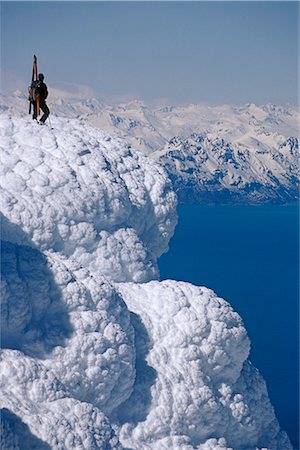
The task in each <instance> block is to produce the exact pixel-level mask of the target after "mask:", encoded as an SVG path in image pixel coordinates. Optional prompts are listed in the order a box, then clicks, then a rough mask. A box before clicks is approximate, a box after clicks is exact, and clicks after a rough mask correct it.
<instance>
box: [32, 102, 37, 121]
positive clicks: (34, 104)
mask: <svg viewBox="0 0 300 450" xmlns="http://www.w3.org/2000/svg"><path fill="white" fill-rule="evenodd" d="M32 105H33V116H32V118H33V119H35V120H36V119H37V103H36V102H32Z"/></svg>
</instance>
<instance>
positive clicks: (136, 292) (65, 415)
mask: <svg viewBox="0 0 300 450" xmlns="http://www.w3.org/2000/svg"><path fill="white" fill-rule="evenodd" d="M5 109H6V110H5V111H3V112H2V113H1V116H0V118H1V120H0V135H1V147H0V157H1V178H0V190H1V196H0V200H1V204H0V207H1V215H2V236H1V237H2V246H1V253H2V257H1V288H2V295H1V332H2V347H3V348H2V350H1V357H0V373H1V377H0V382H1V389H0V392H1V394H0V403H1V408H2V420H1V443H2V448H3V450H20V449H24V448H26V449H31V450H34V449H35V450H42V449H54V450H61V449H64V450H69V449H70V450H71V449H72V450H73V449H75V450H77V449H78V450H84V449H86V450H93V449H118V450H119V449H122V448H123V449H125V448H126V449H129V448H130V449H132V450H151V449H153V450H196V449H197V450H212V449H213V450H230V449H234V450H241V449H243V450H256V449H257V448H265V449H270V450H276V449H277V450H285V449H289V450H290V449H291V448H292V447H291V445H290V442H289V439H288V437H287V435H286V433H285V432H284V431H283V430H281V428H280V425H279V424H278V421H277V419H276V417H275V413H274V409H273V407H272V405H271V404H270V400H269V398H268V393H267V388H266V384H265V382H264V380H263V378H262V377H261V375H260V374H259V372H258V370H257V369H256V368H255V367H253V365H252V364H251V362H250V361H249V360H248V356H249V348H250V342H249V338H248V336H247V332H246V330H245V327H244V325H243V322H242V319H241V318H240V317H239V315H238V314H237V313H236V312H234V311H233V309H232V308H231V306H230V305H229V303H227V302H226V301H225V300H223V299H221V298H218V297H217V295H216V294H215V293H214V292H213V291H212V290H210V289H208V288H206V287H199V286H193V285H191V284H189V283H185V282H176V281H173V280H167V281H163V282H160V281H159V273H158V268H157V258H158V257H159V256H160V255H161V254H162V253H163V252H165V251H166V250H167V246H168V242H169V240H170V238H171V236H172V234H173V232H174V228H175V225H176V221H177V217H176V204H177V200H176V195H175V194H174V192H173V189H172V184H171V182H170V180H169V178H168V176H167V174H166V171H165V169H164V168H163V167H162V165H161V164H159V163H158V162H157V161H155V160H153V159H151V158H148V157H145V156H144V155H142V154H141V153H139V152H137V151H133V150H132V149H131V148H130V146H128V145H127V144H126V143H125V142H124V141H123V140H119V139H116V138H113V137H111V136H110V135H109V134H108V133H107V132H106V131H101V130H99V129H96V128H92V127H90V126H88V125H87V124H86V122H85V120H76V119H67V118H61V117H60V118H59V117H55V116H53V117H52V118H51V120H52V125H53V129H51V128H50V127H47V126H43V127H41V126H39V125H38V124H37V123H35V122H33V121H32V120H31V119H30V118H29V117H21V118H20V117H16V116H15V115H12V114H11V112H10V111H9V110H7V108H5Z"/></svg>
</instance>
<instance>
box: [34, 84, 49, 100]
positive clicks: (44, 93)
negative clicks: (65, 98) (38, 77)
mask: <svg viewBox="0 0 300 450" xmlns="http://www.w3.org/2000/svg"><path fill="white" fill-rule="evenodd" d="M37 94H38V95H39V96H40V99H41V100H46V98H47V97H48V89H47V85H46V84H45V83H43V82H42V81H40V82H39V84H38V86H37Z"/></svg>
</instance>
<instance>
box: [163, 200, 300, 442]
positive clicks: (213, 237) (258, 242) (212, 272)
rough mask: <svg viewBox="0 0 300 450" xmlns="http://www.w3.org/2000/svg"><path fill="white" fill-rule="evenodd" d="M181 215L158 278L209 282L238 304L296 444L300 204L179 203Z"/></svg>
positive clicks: (279, 413) (254, 354)
mask: <svg viewBox="0 0 300 450" xmlns="http://www.w3.org/2000/svg"><path fill="white" fill-rule="evenodd" d="M178 216H179V223H178V225H177V228H176V231H175V235H174V236H173V238H172V240H171V243H170V249H169V252H168V253H167V254H166V255H163V256H162V257H161V258H160V260H159V267H160V271H161V279H167V278H172V279H176V280H184V281H189V282H191V283H194V284H197V285H204V286H207V287H209V288H211V289H213V290H214V291H215V292H217V294H218V295H219V296H221V297H223V298H225V299H226V300H228V301H229V302H230V303H231V305H232V306H233V308H234V309H235V310H236V311H238V312H239V314H240V315H241V317H242V318H243V320H244V323H245V326H246V328H247V331H248V334H249V337H250V339H251V342H252V349H251V354H250V358H251V361H252V362H253V364H254V365H255V366H256V367H258V368H259V370H260V372H261V374H262V375H263V376H264V378H265V380H266V382H267V386H268V392H269V396H270V399H271V402H272V404H273V406H274V407H275V411H276V416H277V418H278V420H279V422H280V425H281V426H282V428H283V429H285V430H286V432H287V433H288V435H289V437H290V439H291V441H292V444H293V446H294V448H295V449H299V437H298V436H299V429H298V423H299V415H298V404H299V402H298V398H299V397H298V380H299V346H298V329H299V312H298V299H299V290H298V288H299V277H298V272H299V261H298V259H299V258H298V249H299V237H298V231H299V212H298V206H297V205H295V204H293V205H285V206H203V205H179V207H178Z"/></svg>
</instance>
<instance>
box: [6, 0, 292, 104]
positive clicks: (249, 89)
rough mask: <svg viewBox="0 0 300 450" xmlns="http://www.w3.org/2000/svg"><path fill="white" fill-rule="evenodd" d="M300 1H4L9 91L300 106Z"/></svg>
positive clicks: (7, 87)
mask: <svg viewBox="0 0 300 450" xmlns="http://www.w3.org/2000/svg"><path fill="white" fill-rule="evenodd" d="M298 10H299V4H298V3H297V2H286V1H285V2H271V1H270V2H1V68H2V70H1V72H2V77H1V80H2V83H1V84H2V90H4V91H7V90H9V89H11V88H13V89H14V88H15V89H17V88H22V89H23V88H24V89H26V88H27V86H28V84H29V83H30V78H31V69H32V56H33V53H36V54H37V56H38V65H39V70H40V71H41V72H43V73H44V75H45V81H46V83H48V85H49V86H50V87H51V86H59V85H60V84H63V83H76V84H80V85H86V86H89V87H91V88H92V89H93V90H95V91H96V92H97V93H99V95H100V96H103V97H110V96H113V97H122V96H128V95H129V96H132V97H139V98H142V99H145V100H146V101H149V100H155V99H159V98H168V99H170V102H171V103H178V102H183V103H185V102H209V103H245V102H255V103H259V104H260V103H265V102H269V101H270V102H274V103H286V102H290V103H292V104H297V102H298V99H297V80H298V76H299V73H298V72H299V67H298V60H297V59H298V50H299V49H298V32H299V29H298V28H299V16H298Z"/></svg>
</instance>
